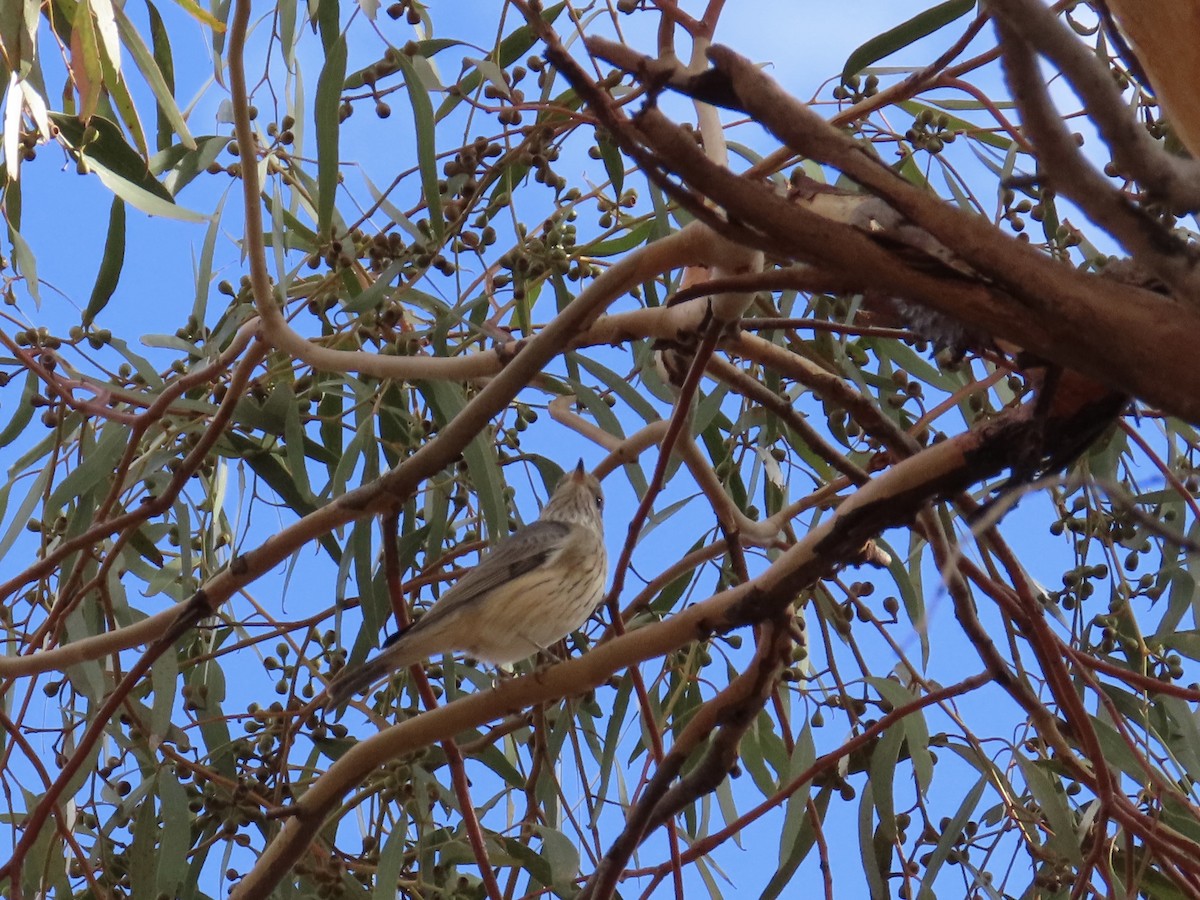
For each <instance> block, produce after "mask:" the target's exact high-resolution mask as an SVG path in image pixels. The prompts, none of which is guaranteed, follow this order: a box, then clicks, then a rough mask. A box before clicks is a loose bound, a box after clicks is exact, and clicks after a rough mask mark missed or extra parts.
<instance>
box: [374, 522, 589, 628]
mask: <svg viewBox="0 0 1200 900" xmlns="http://www.w3.org/2000/svg"><path fill="white" fill-rule="evenodd" d="M574 527H576V526H573V525H570V524H569V523H567V522H554V521H546V520H544V519H539V520H538V521H536V522H533V523H531V524H530V525H528V526H527V527H525V528H523V529H521V530H520V531H518V532H516V533H515V534H512V535H510V536H509V537H507V538H505V539H504V540H502V541H501V542H500V543H499V544H497V545H496V546H495V547H493V548H492V550H491V551H490V552H489V553H488V554H487V555H486V556H484V557H483V558H482V559H481V560H480V561H479V564H478V565H476V566H475V567H474V568H471V569H468V570H467V571H466V572H464V573H463V576H462V577H461V578H459V579H458V581H456V582H455V583H454V585H453V586H452V587H451V588H450V589H449V590H448V591H446V593H444V594H442V596H441V597H440V598H439V599H438V601H437V603H435V604H434V605H433V607H432V608H431V609H430V610H429V612H427V613H425V615H423V616H422V617H421V618H420V619H418V620H417V622H416V624H415V625H413V626H412V627H411V628H406V629H405V630H404V631H402V632H400V634H397V635H393V636H392V637H390V638H389V639H388V640H387V641H386V642H385V643H384V646H388V645H390V644H392V643H394V642H395V641H397V640H399V639H400V638H401V637H402V636H403V635H406V634H411V633H412V632H413V631H415V630H417V629H419V628H421V627H422V626H424V627H428V626H429V625H431V624H433V623H434V622H437V621H438V620H440V619H443V618H445V617H446V616H448V615H452V614H453V613H455V612H457V611H458V610H460V609H462V608H463V607H465V606H467V605H468V604H470V603H471V602H472V601H473V600H476V599H478V598H479V597H481V596H483V595H484V594H486V593H487V592H488V591H491V590H493V589H495V588H497V587H499V586H500V585H502V584H506V583H507V582H509V581H512V580H513V579H515V578H519V577H520V576H521V575H524V574H525V573H526V572H531V571H533V570H534V569H536V568H537V567H538V566H540V565H543V564H544V563H545V562H546V561H547V560H548V559H550V558H551V557H552V556H554V555H555V554H556V553H558V552H559V551H560V550H561V549H562V545H563V542H564V541H565V540H566V538H567V535H568V534H570V533H571V529H572V528H574Z"/></svg>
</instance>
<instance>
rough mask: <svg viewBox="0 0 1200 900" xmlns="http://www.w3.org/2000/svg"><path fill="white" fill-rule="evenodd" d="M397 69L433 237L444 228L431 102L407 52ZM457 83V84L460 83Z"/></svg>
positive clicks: (402, 54) (439, 234)
mask: <svg viewBox="0 0 1200 900" xmlns="http://www.w3.org/2000/svg"><path fill="white" fill-rule="evenodd" d="M399 60H400V68H401V69H402V70H403V71H404V86H405V88H406V89H407V90H408V99H409V103H410V104H411V106H412V113H413V124H414V126H415V127H416V129H417V133H416V138H417V166H418V168H419V169H420V173H421V189H422V191H423V192H424V195H425V205H426V207H427V208H428V210H429V227H430V229H431V230H432V231H433V234H434V236H435V237H437V238H439V239H440V238H441V236H442V234H443V233H444V232H445V230H446V223H445V219H444V217H443V216H442V195H441V191H439V190H438V162H437V132H436V128H435V125H436V123H435V121H434V118H433V104H432V103H431V102H430V100H429V91H428V90H426V88H425V85H424V83H423V82H422V81H421V79H420V77H419V76H418V75H417V68H416V66H415V65H414V64H413V61H412V59H410V58H409V57H408V55H407V54H404V53H401V54H400V57H399ZM460 86H461V84H460Z"/></svg>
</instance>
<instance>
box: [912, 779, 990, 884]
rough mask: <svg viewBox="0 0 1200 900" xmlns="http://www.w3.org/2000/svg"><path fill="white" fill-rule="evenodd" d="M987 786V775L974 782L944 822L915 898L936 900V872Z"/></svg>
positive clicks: (943, 862) (944, 860)
mask: <svg viewBox="0 0 1200 900" xmlns="http://www.w3.org/2000/svg"><path fill="white" fill-rule="evenodd" d="M987 786H988V780H987V776H984V777H982V778H980V779H979V780H978V781H977V782H975V786H974V787H972V788H971V789H970V790H969V791H967V795H966V796H965V797H964V798H963V802H962V803H961V804H959V807H958V812H956V813H955V814H954V816H953V817H952V818H951V819H950V821H949V822H948V823H947V824H946V827H945V828H943V829H942V835H941V837H940V838H938V842H937V846H936V847H934V849H933V853H931V854H930V855H929V858H928V861H927V862H926V863H925V877H924V878H922V879H921V887H920V890H919V891H918V893H917V900H936V898H937V894H936V893H935V892H934V890H933V884H934V881H935V880H936V879H937V874H938V872H939V871H941V868H942V866H943V865H944V864H945V862H946V857H947V856H949V854H950V851H951V850H953V849H954V845H955V843H956V842H957V841H958V839H959V836H960V835H961V834H962V830H963V829H964V828H965V827H966V825H967V822H968V820H969V819H970V818H971V813H973V812H974V811H975V807H976V806H978V805H979V798H980V797H982V796H983V791H984V789H985V788H986V787H987Z"/></svg>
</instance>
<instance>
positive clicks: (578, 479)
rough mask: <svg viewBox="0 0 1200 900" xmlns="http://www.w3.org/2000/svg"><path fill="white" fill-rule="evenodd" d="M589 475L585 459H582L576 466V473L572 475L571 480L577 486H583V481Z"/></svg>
mask: <svg viewBox="0 0 1200 900" xmlns="http://www.w3.org/2000/svg"><path fill="white" fill-rule="evenodd" d="M586 475H587V469H585V468H584V467H583V459H582V458H580V460H579V462H578V463H577V464H576V466H575V471H574V472H572V473H571V480H572V481H574V482H575V483H576V484H583V479H584V477H585V476H586Z"/></svg>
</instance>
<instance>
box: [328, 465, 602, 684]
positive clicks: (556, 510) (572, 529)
mask: <svg viewBox="0 0 1200 900" xmlns="http://www.w3.org/2000/svg"><path fill="white" fill-rule="evenodd" d="M603 510H604V494H603V492H602V491H601V490H600V482H598V481H597V480H596V479H595V478H594V477H593V476H591V475H590V474H588V473H587V472H586V471H585V470H584V468H583V460H582V459H581V460H580V461H579V465H577V466H576V467H575V469H574V471H572V472H569V473H568V474H566V475H564V476H563V478H562V481H560V482H559V484H558V487H557V488H555V490H554V494H553V496H551V498H550V501H549V502H548V503H547V504H546V506H545V508H544V509H543V510H542V514H541V515H540V516H539V517H538V520H537V521H536V522H534V523H532V524H530V525H529V526H527V527H525V528H522V529H521V530H519V531H517V532H515V533H513V534H512V535H510V536H509V537H507V538H505V539H504V540H503V541H501V542H500V543H499V544H497V545H496V546H495V547H494V548H493V549H492V550H491V551H490V552H489V553H487V554H485V555H484V556H483V558H481V559H480V560H479V564H478V565H476V566H475V568H473V569H470V570H468V571H467V572H466V573H465V574H463V576H462V577H461V578H460V579H459V580H458V581H457V582H456V583H455V584H454V586H453V587H451V588H450V589H449V590H448V591H446V593H444V594H442V596H441V597H440V598H439V599H438V601H437V602H436V603H434V604H433V606H432V607H431V608H430V609H429V612H427V613H425V615H424V616H422V617H421V618H420V619H418V620H417V622H416V623H415V624H414V625H412V627H410V628H407V629H405V630H404V631H403V632H401V633H400V634H399V635H398V636H396V637H394V638H392V639H391V640H390V641H389V642H387V643H386V644H385V645H384V648H383V650H382V652H380V654H379V655H378V656H376V657H375V658H374V659H373V660H370V661H369V662H367V663H364V664H363V665H362V666H360V667H358V668H357V669H351V670H346V671H343V672H342V673H340V674H339V675H338V676H337V677H336V678H335V679H334V680H333V682H332V684H330V686H329V702H328V704H327V705H328V706H331V707H336V706H340V705H341V704H342V703H344V702H345V701H346V700H347V699H348V698H349V697H351V696H352V695H354V694H356V693H358V692H359V691H361V690H362V689H363V688H365V687H368V686H369V685H371V684H373V683H374V682H376V681H377V680H379V679H380V678H382V677H383V676H384V675H387V674H388V673H389V672H393V671H395V670H396V669H400V668H403V667H405V666H410V665H412V664H413V663H415V662H418V661H420V660H422V659H425V658H427V657H430V656H434V655H436V654H439V653H448V652H451V651H453V650H461V651H463V652H465V653H467V654H468V655H469V656H473V657H474V658H476V659H478V660H481V661H483V662H486V663H491V664H492V665H496V666H505V665H508V664H509V663H513V662H516V661H517V660H519V659H525V658H526V657H527V656H532V655H533V654H534V653H536V652H537V651H539V650H544V649H545V648H547V647H549V646H550V645H551V644H553V643H554V642H555V641H558V640H561V639H562V638H564V637H566V636H567V635H568V634H570V633H571V632H572V631H574V630H575V629H576V628H578V627H579V626H580V625H582V624H583V623H584V622H586V621H587V618H588V616H590V615H591V614H592V612H593V610H595V609H596V607H597V606H599V604H600V601H601V600H602V599H603V598H604V582H605V580H606V579H607V577H608V557H607V554H606V552H605V549H604V521H603V519H602V517H601V513H602V512H603Z"/></svg>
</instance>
